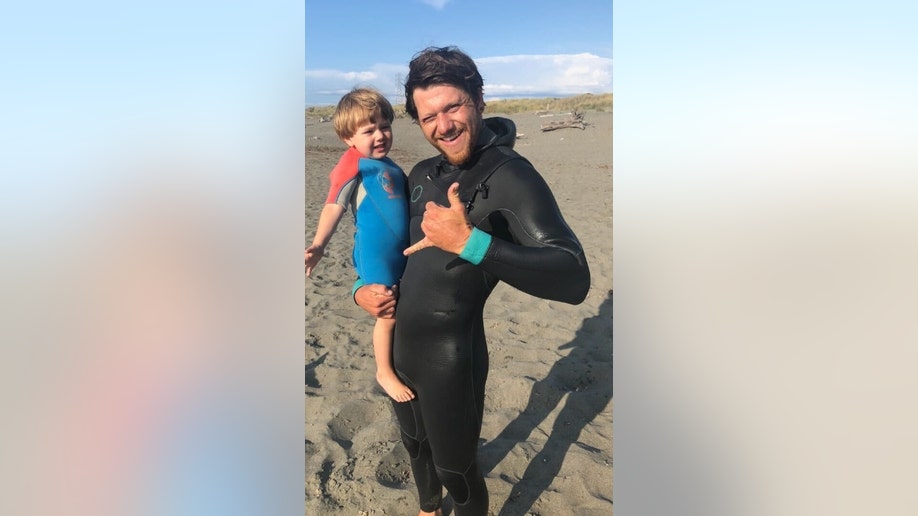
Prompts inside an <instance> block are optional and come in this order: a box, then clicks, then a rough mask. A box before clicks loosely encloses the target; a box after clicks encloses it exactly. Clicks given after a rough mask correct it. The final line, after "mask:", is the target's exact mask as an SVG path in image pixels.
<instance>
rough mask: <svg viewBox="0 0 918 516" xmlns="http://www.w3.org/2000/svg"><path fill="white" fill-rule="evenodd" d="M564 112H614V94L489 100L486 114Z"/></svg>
mask: <svg viewBox="0 0 918 516" xmlns="http://www.w3.org/2000/svg"><path fill="white" fill-rule="evenodd" d="M392 107H393V109H394V110H395V116H396V117H398V118H403V117H406V116H408V115H407V114H406V113H405V105H404V104H396V105H394V106H392ZM559 111H560V112H563V111H581V112H585V111H612V94H611V93H602V94H599V95H593V94H591V93H585V94H583V95H575V96H572V97H549V98H535V99H503V100H489V101H487V107H485V114H489V113H507V114H512V113H538V112H559ZM334 112H335V106H311V107H308V108H306V116H307V117H308V118H322V117H331V115H332V113H334Z"/></svg>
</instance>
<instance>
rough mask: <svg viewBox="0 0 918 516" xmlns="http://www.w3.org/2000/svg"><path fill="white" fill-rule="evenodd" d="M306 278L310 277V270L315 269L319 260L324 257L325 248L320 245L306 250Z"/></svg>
mask: <svg viewBox="0 0 918 516" xmlns="http://www.w3.org/2000/svg"><path fill="white" fill-rule="evenodd" d="M305 255H306V277H309V276H311V275H312V269H314V268H315V266H316V264H318V263H319V260H321V259H322V257H323V256H325V248H324V247H322V246H320V245H311V246H309V247H307V248H306V252H305Z"/></svg>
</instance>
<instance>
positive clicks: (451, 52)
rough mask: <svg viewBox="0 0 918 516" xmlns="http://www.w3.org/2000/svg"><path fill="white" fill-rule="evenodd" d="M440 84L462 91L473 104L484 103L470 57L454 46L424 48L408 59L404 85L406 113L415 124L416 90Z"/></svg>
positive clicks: (480, 86) (480, 82)
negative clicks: (414, 96) (413, 95)
mask: <svg viewBox="0 0 918 516" xmlns="http://www.w3.org/2000/svg"><path fill="white" fill-rule="evenodd" d="M443 84H445V85H449V86H455V87H456V88H459V89H461V90H463V91H465V92H466V93H468V94H469V96H470V97H472V101H473V102H475V103H476V104H479V103H481V102H482V100H483V95H484V81H483V80H482V78H481V74H480V73H478V67H477V66H475V61H472V58H471V57H469V56H468V55H466V54H465V52H463V51H461V50H459V48H457V47H453V46H450V47H427V48H425V49H424V50H422V51H420V52H418V53H417V54H415V55H414V57H413V58H412V59H411V63H410V64H409V65H408V79H407V80H406V81H405V111H407V112H408V114H409V115H411V118H412V119H413V120H414V121H415V122H417V120H418V108H417V106H415V105H414V99H413V98H412V93H414V90H415V88H429V87H430V86H435V85H443Z"/></svg>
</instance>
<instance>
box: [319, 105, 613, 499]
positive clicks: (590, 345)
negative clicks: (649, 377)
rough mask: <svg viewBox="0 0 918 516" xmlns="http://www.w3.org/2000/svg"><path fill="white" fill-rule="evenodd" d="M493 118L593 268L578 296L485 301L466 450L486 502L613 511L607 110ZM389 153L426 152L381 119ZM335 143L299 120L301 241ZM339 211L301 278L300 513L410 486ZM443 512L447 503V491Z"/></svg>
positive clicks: (409, 158) (328, 130) (402, 124)
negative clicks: (333, 229)
mask: <svg viewBox="0 0 918 516" xmlns="http://www.w3.org/2000/svg"><path fill="white" fill-rule="evenodd" d="M486 116H505V117H507V118H510V119H512V120H513V121H514V122H515V123H516V125H517V133H518V139H517V141H516V146H515V148H516V150H517V151H518V152H520V153H521V154H522V155H523V156H524V157H526V158H527V159H529V160H530V161H531V162H532V164H533V165H534V166H535V167H536V169H537V170H538V171H539V172H540V173H541V174H542V176H543V177H544V178H545V180H546V181H547V182H548V183H549V185H550V186H551V187H552V190H553V192H554V194H555V197H556V198H557V201H558V203H559V205H560V207H561V210H562V212H563V213H564V216H565V218H566V220H567V222H568V223H569V224H570V226H571V227H572V228H573V230H574V232H575V233H576V234H577V236H578V237H579V238H580V241H581V243H582V244H583V247H584V250H585V252H586V254H587V260H588V262H589V265H590V271H591V274H592V280H591V287H590V292H589V294H588V296H587V298H586V300H585V301H584V302H583V303H582V304H580V305H577V306H571V305H566V304H564V303H559V302H554V301H545V300H541V299H537V298H534V297H532V296H529V295H526V294H523V293H521V292H519V291H517V290H515V289H513V288H511V287H508V286H507V285H504V284H500V285H498V287H497V288H496V289H495V290H494V292H493V294H492V295H491V297H490V299H489V301H488V303H487V305H486V308H485V314H484V315H485V329H486V332H487V337H488V349H489V353H490V373H489V376H488V384H487V389H486V400H485V414H484V423H483V427H482V434H481V441H480V443H481V444H480V447H479V460H480V464H481V466H482V469H483V471H484V473H485V479H486V482H487V485H488V490H489V492H490V513H491V514H494V515H502V516H526V515H541V516H556V515H567V514H571V515H573V514H576V515H600V514H602V515H608V514H611V513H612V404H613V402H612V288H613V286H612V113H611V112H594V111H587V112H586V113H584V121H585V122H586V123H587V124H589V125H588V127H587V128H586V129H583V130H581V129H576V128H565V129H558V130H555V131H548V132H541V131H540V129H539V128H540V125H541V124H544V123H547V122H549V121H557V120H560V119H563V118H565V116H564V115H560V114H559V115H557V116H555V117H546V116H540V115H539V114H536V113H526V114H513V115H499V114H490V113H488V114H486ZM393 132H394V138H395V141H394V145H393V149H392V151H391V152H390V154H389V157H390V158H392V159H393V160H395V162H396V163H398V164H399V165H401V166H402V168H403V169H404V170H405V172H410V170H411V168H412V167H413V165H414V164H415V163H417V162H418V161H420V160H421V159H424V158H427V157H430V156H432V155H434V154H435V151H434V149H433V147H431V146H430V145H429V144H428V143H427V141H426V140H424V138H423V136H422V134H421V132H420V130H419V129H418V127H417V126H415V125H414V124H412V123H411V121H410V120H409V119H397V120H396V121H395V123H394V124H393ZM344 150H345V146H344V144H343V143H341V142H340V141H339V140H338V139H337V137H336V136H335V133H334V130H333V128H332V124H331V123H330V122H320V121H319V120H318V119H307V120H306V171H305V173H306V192H305V201H306V235H305V239H306V241H307V242H310V241H311V240H312V237H313V235H314V232H315V226H316V223H317V221H318V216H319V212H320V210H321V206H322V204H323V203H324V199H325V195H326V192H327V189H328V173H329V172H330V171H331V169H332V167H333V166H334V165H335V163H336V162H337V160H338V158H339V157H340V155H341V153H342V152H343V151H344ZM353 227H354V226H353V217H352V215H351V214H350V213H348V214H347V215H345V218H344V220H343V221H342V223H341V224H340V225H339V227H338V231H337V233H336V234H335V236H334V238H333V239H332V241H331V243H330V244H329V246H328V249H327V250H326V255H325V257H324V258H323V260H322V261H321V262H320V263H319V265H318V267H317V269H316V270H315V271H314V272H313V275H312V277H311V278H305V297H306V306H305V310H306V315H305V324H306V339H305V359H306V367H305V369H306V380H305V404H306V407H305V414H306V419H305V448H306V450H305V451H306V461H305V467H306V485H305V497H306V507H305V514H306V515H308V516H314V515H374V516H375V515H380V516H381V515H386V516H395V515H412V516H413V515H415V514H417V510H418V509H417V495H416V492H415V488H414V484H413V480H412V478H411V475H410V468H409V465H408V456H407V453H406V452H405V449H404V447H403V446H402V445H401V443H400V441H399V435H398V427H397V425H396V422H395V418H394V414H393V412H392V407H391V404H390V401H389V398H388V397H387V396H386V395H385V394H384V393H383V391H382V390H381V389H380V388H379V387H378V386H377V385H376V382H375V376H374V375H375V367H374V362H373V354H372V345H371V331H372V327H373V319H372V317H370V316H369V315H368V314H366V313H365V312H363V310H361V309H360V308H359V307H357V306H356V305H355V304H354V303H353V301H352V299H351V297H350V288H351V285H352V284H353V281H354V279H355V273H354V271H353V268H352V266H351V263H350V256H351V246H352V241H353ZM444 509H445V510H444V513H446V514H449V513H451V512H452V511H451V501H450V500H449V499H448V498H447V501H446V503H445V506H444Z"/></svg>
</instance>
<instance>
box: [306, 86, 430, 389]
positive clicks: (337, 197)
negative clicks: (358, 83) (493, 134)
mask: <svg viewBox="0 0 918 516" xmlns="http://www.w3.org/2000/svg"><path fill="white" fill-rule="evenodd" d="M394 118H395V112H394V111H393V110H392V105H391V104H389V101H388V100H386V98H385V97H384V96H382V95H381V94H380V93H379V92H377V91H375V90H373V89H370V88H355V89H354V90H352V91H350V92H349V93H347V94H346V95H344V96H343V97H342V98H341V100H340V101H339V102H338V106H337V107H336V108H335V114H334V116H333V121H334V126H335V133H337V134H338V138H340V139H341V141H343V142H344V143H345V144H346V145H347V146H348V147H350V148H349V149H348V150H347V151H346V152H345V153H344V155H343V156H341V159H340V160H339V161H338V164H337V165H335V168H334V169H333V170H332V172H331V175H330V176H329V180H330V181H331V187H330V188H329V192H328V197H327V198H326V200H325V203H326V204H325V207H324V208H323V209H322V214H321V215H320V216H319V226H318V228H317V229H316V236H315V238H314V239H313V241H312V245H311V246H309V247H308V248H306V252H305V255H306V276H310V275H311V274H312V270H313V268H315V266H316V264H318V263H319V260H321V259H322V256H323V255H324V254H325V246H326V245H328V241H329V240H331V237H332V234H334V232H335V229H336V228H337V227H338V222H340V221H341V217H342V216H343V215H344V212H345V211H347V207H348V205H350V206H351V210H352V212H353V213H354V217H355V221H356V227H357V230H356V232H355V234H354V253H353V259H354V266H355V267H356V268H357V275H358V276H359V277H360V279H361V280H362V281H363V282H364V283H367V284H372V283H379V284H382V285H390V286H394V285H396V284H397V283H398V281H399V279H400V278H401V276H402V271H403V270H404V268H405V260H406V258H405V256H404V255H403V254H402V251H403V250H404V249H405V248H407V247H408V245H409V242H408V204H407V200H406V199H405V173H404V172H403V171H402V169H400V168H399V167H398V165H396V164H395V163H394V162H393V161H392V160H391V159H389V158H387V157H386V155H387V154H389V149H391V148H392V120H393V119H394ZM394 329H395V319H394V318H392V319H383V318H379V319H376V325H375V326H374V327H373V353H374V355H375V359H376V381H377V382H379V385H380V386H381V387H382V388H383V389H384V390H385V391H386V394H388V395H389V396H391V397H392V399H394V400H395V401H398V402H404V401H408V400H411V399H414V393H413V392H412V391H411V389H409V388H408V386H406V385H405V384H404V383H402V381H401V380H399V378H398V376H396V375H395V370H394V369H393V367H392V338H393V335H392V333H393V330H394Z"/></svg>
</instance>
